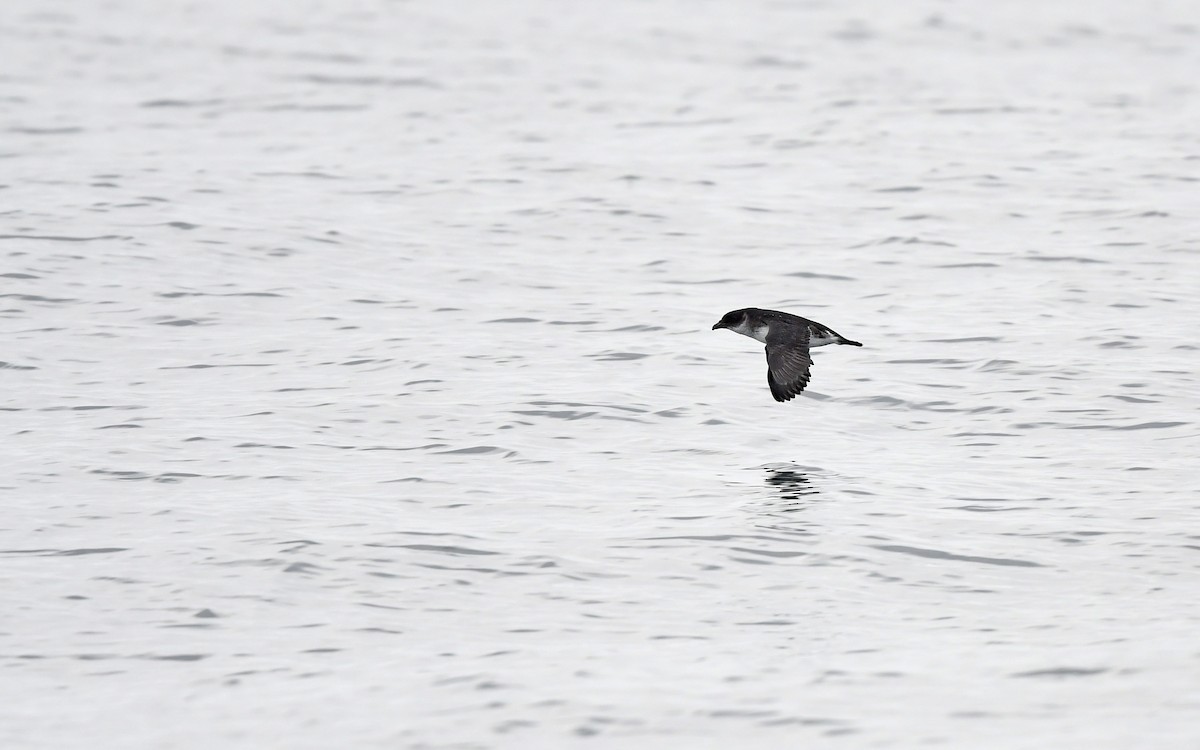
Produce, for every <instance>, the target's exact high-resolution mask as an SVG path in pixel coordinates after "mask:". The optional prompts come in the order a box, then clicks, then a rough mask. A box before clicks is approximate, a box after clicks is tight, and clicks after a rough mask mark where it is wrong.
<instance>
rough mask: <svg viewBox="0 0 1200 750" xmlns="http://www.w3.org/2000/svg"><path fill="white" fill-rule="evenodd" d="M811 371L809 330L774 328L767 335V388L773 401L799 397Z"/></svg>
mask: <svg viewBox="0 0 1200 750" xmlns="http://www.w3.org/2000/svg"><path fill="white" fill-rule="evenodd" d="M780 328H782V330H779V329H780ZM810 368H812V357H810V356H809V354H808V328H807V327H806V326H786V327H782V326H773V327H772V330H771V333H770V335H768V336H767V385H769V386H771V395H772V396H774V397H775V400H776V401H791V400H792V399H793V398H795V397H796V396H798V395H800V392H801V391H803V390H804V387H805V386H807V385H808V381H809V377H810V375H809V370H810Z"/></svg>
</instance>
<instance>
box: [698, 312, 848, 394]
mask: <svg viewBox="0 0 1200 750" xmlns="http://www.w3.org/2000/svg"><path fill="white" fill-rule="evenodd" d="M718 328H728V329H729V330H731V331H733V332H734V333H740V334H742V335H743V336H749V337H750V338H752V339H754V340H755V341H761V342H762V343H764V344H766V345H767V385H769V386H770V387H771V395H772V396H774V397H775V400H776V401H779V402H783V401H791V400H792V399H793V398H795V397H796V396H798V395H800V392H801V391H803V390H804V387H805V386H807V385H808V381H809V378H810V375H809V369H810V368H811V367H812V357H811V356H809V353H808V351H809V349H812V348H813V347H814V346H825V345H826V344H844V345H846V346H862V344H861V343H859V342H857V341H851V340H850V339H848V338H846V337H845V336H843V335H842V334H840V333H838V332H837V331H835V330H833V329H832V328H830V327H829V326H827V325H824V324H822V323H818V322H817V321H815V320H809V319H808V318H802V317H800V316H799V315H792V314H791V313H785V312H780V311H778V310H760V309H759V308H757V307H746V308H743V309H741V310H732V311H730V312H727V313H725V315H723V316H722V317H721V320H720V321H719V322H718V323H717V324H716V325H714V326H713V327H712V329H713V330H714V331H715V330H717V329H718Z"/></svg>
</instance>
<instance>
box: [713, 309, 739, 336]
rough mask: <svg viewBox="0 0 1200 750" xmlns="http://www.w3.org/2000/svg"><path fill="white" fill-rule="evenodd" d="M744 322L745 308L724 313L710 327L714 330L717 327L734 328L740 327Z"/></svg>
mask: <svg viewBox="0 0 1200 750" xmlns="http://www.w3.org/2000/svg"><path fill="white" fill-rule="evenodd" d="M745 322H746V311H745V310H734V311H732V312H727V313H725V314H724V315H723V316H722V317H721V320H720V321H719V322H718V323H716V324H715V325H714V326H713V327H712V329H713V330H714V331H715V330H717V329H718V328H735V329H736V328H741V327H742V324H743V323H745Z"/></svg>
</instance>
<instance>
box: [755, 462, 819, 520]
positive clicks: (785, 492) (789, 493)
mask: <svg viewBox="0 0 1200 750" xmlns="http://www.w3.org/2000/svg"><path fill="white" fill-rule="evenodd" d="M767 484H768V485H770V486H772V487H774V488H775V489H776V490H777V491H778V492H779V496H780V497H781V498H783V499H784V500H786V501H788V502H789V504H791V505H792V506H793V507H790V508H780V509H779V510H786V511H795V510H803V509H804V508H805V507H807V506H808V503H807V502H798V501H801V500H803V499H804V497H805V496H807V495H817V494H820V492H821V491H820V490H819V489H817V487H816V485H814V484H813V481H812V478H811V477H810V476H809V475H808V474H806V473H804V472H803V471H801V470H799V469H797V468H770V467H768V468H767Z"/></svg>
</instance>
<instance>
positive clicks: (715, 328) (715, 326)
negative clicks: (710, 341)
mask: <svg viewBox="0 0 1200 750" xmlns="http://www.w3.org/2000/svg"><path fill="white" fill-rule="evenodd" d="M724 327H725V326H723V325H721V324H720V323H717V324H715V325H714V326H713V330H714V331H715V330H717V329H718V328H724Z"/></svg>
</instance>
